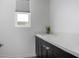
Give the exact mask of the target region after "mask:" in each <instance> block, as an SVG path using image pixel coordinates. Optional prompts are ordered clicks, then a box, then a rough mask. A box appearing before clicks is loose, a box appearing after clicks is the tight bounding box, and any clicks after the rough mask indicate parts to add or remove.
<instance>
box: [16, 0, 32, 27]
mask: <svg viewBox="0 0 79 59" xmlns="http://www.w3.org/2000/svg"><path fill="white" fill-rule="evenodd" d="M15 25H16V27H31V12H30V0H16V24H15Z"/></svg>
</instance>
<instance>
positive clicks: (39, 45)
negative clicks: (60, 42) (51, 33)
mask: <svg viewBox="0 0 79 59" xmlns="http://www.w3.org/2000/svg"><path fill="white" fill-rule="evenodd" d="M36 55H37V57H38V58H76V56H74V55H72V54H70V53H68V52H66V51H64V50H62V49H60V48H59V47H56V46H54V45H53V44H50V43H48V42H46V41H44V40H43V39H41V38H39V37H37V36H36Z"/></svg>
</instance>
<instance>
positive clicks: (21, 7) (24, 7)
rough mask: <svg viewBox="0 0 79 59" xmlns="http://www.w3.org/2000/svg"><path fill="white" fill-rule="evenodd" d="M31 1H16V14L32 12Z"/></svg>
mask: <svg viewBox="0 0 79 59" xmlns="http://www.w3.org/2000/svg"><path fill="white" fill-rule="evenodd" d="M29 2H30V1H29V0H16V12H30V4H29Z"/></svg>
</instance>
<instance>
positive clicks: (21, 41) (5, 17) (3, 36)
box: [0, 0, 49, 57]
mask: <svg viewBox="0 0 79 59" xmlns="http://www.w3.org/2000/svg"><path fill="white" fill-rule="evenodd" d="M15 2H16V0H0V43H2V44H3V46H2V47H1V48H0V57H32V56H34V55H35V49H34V48H35V46H34V44H35V40H34V35H35V34H36V33H44V32H45V26H46V25H49V24H48V18H49V17H48V5H49V4H48V0H31V10H32V19H31V20H32V25H31V28H16V27H15V26H14V25H15V12H14V11H15Z"/></svg>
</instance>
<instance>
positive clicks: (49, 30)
mask: <svg viewBox="0 0 79 59" xmlns="http://www.w3.org/2000/svg"><path fill="white" fill-rule="evenodd" d="M50 32H51V29H50V26H47V27H46V33H47V34H50Z"/></svg>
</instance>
